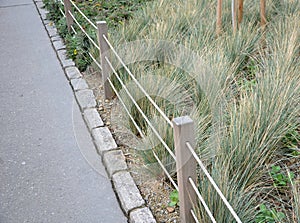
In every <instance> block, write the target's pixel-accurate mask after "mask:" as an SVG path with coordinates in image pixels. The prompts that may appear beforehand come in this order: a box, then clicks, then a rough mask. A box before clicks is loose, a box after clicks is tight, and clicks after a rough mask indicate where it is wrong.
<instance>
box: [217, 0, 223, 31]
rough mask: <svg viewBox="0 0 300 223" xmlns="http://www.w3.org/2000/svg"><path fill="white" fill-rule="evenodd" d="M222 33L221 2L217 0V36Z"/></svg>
mask: <svg viewBox="0 0 300 223" xmlns="http://www.w3.org/2000/svg"><path fill="white" fill-rule="evenodd" d="M221 32H222V0H218V4H217V30H216V33H217V36H219V35H220V34H221Z"/></svg>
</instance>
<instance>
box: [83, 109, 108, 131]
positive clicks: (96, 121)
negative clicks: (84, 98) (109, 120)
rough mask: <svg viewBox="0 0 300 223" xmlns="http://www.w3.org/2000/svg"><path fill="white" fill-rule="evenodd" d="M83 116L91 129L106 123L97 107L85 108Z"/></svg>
mask: <svg viewBox="0 0 300 223" xmlns="http://www.w3.org/2000/svg"><path fill="white" fill-rule="evenodd" d="M83 117H84V118H85V121H86V123H87V126H88V128H89V129H90V130H91V129H94V128H98V127H103V126H104V123H103V121H102V119H101V117H100V115H99V113H98V112H97V110H96V108H92V109H86V110H84V111H83Z"/></svg>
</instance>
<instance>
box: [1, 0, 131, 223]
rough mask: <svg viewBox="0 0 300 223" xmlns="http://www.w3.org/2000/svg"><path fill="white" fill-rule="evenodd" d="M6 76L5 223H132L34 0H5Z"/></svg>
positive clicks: (3, 63) (3, 105)
mask: <svg viewBox="0 0 300 223" xmlns="http://www.w3.org/2000/svg"><path fill="white" fill-rule="evenodd" d="M0 77H1V81H0V106H1V107H0V108H1V109H0V222H1V223H19V222H30V223H35V222H39V223H40V222H51V223H56V222H59V223H60V222H72V223H74V222H80V223H81V222H83V223H85V222H87V223H93V222H105V223H122V222H127V219H126V218H125V217H124V215H123V213H122V211H121V209H120V207H119V204H118V202H117V199H116V196H115V194H114V192H113V189H112V186H111V183H110V180H109V179H108V178H107V176H106V172H105V170H104V167H103V166H102V164H101V161H100V159H99V157H98V156H97V155H96V154H94V155H95V156H94V159H95V162H96V163H98V166H96V167H95V168H96V169H97V171H95V169H93V168H92V167H90V165H89V164H88V162H87V161H86V160H85V159H84V157H83V155H82V151H85V152H84V153H86V154H88V155H89V156H91V155H93V153H95V151H96V150H95V148H94V145H93V143H92V139H91V137H90V134H89V132H88V130H87V128H86V126H85V124H84V122H83V120H82V116H81V114H80V111H79V109H78V106H77V104H76V102H75V101H74V96H73V93H72V90H71V87H70V86H69V83H68V82H67V80H66V78H65V76H64V73H63V70H62V68H61V66H60V64H59V62H58V59H57V58H56V55H55V52H54V50H53V49H52V47H51V44H50V41H49V38H48V36H47V33H46V31H45V29H44V26H43V25H42V22H41V20H40V17H39V15H38V12H37V10H36V8H35V5H34V3H33V1H32V0H0ZM79 147H80V149H79Z"/></svg>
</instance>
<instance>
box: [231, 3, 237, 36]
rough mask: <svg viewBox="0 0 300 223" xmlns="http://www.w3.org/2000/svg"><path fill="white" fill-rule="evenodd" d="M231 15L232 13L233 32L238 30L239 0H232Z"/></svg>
mask: <svg viewBox="0 0 300 223" xmlns="http://www.w3.org/2000/svg"><path fill="white" fill-rule="evenodd" d="M231 15H232V28H233V33H236V30H237V0H231Z"/></svg>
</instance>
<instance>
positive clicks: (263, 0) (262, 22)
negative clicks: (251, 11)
mask: <svg viewBox="0 0 300 223" xmlns="http://www.w3.org/2000/svg"><path fill="white" fill-rule="evenodd" d="M266 24H267V18H266V0H260V25H261V27H262V29H265V26H266Z"/></svg>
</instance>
